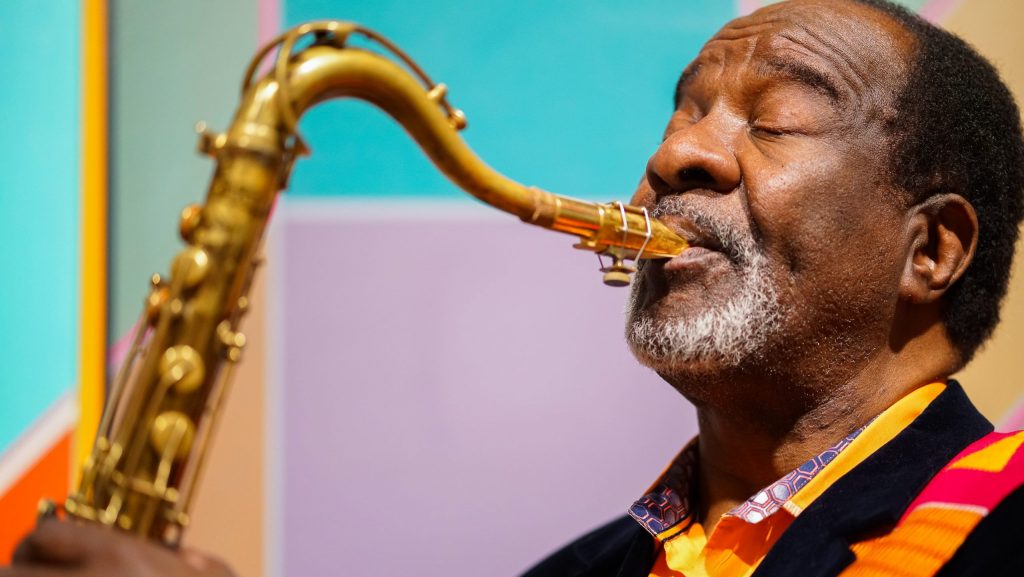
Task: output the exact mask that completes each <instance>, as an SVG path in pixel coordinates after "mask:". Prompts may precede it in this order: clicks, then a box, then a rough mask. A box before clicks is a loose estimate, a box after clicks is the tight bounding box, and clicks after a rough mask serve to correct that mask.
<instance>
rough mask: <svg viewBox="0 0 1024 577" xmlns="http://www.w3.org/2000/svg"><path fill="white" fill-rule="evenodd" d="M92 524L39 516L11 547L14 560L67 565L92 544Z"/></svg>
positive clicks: (93, 529) (73, 562) (76, 560)
mask: <svg viewBox="0 0 1024 577" xmlns="http://www.w3.org/2000/svg"><path fill="white" fill-rule="evenodd" d="M95 543H96V528H95V527H87V526H85V525H77V524H73V523H68V522H63V521H58V520H56V519H43V520H41V521H40V522H39V524H38V525H37V526H36V528H35V530H34V531H33V532H31V533H29V534H28V536H27V537H25V538H24V539H22V541H21V543H20V544H18V548H17V549H16V550H15V554H14V563H15V564H30V563H47V564H56V565H71V564H75V563H78V562H80V561H82V559H83V558H85V557H86V556H87V554H88V552H89V551H91V550H92V549H93V548H95V546H96V545H95Z"/></svg>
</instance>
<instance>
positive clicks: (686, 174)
mask: <svg viewBox="0 0 1024 577" xmlns="http://www.w3.org/2000/svg"><path fill="white" fill-rule="evenodd" d="M679 180H680V181H682V182H683V183H685V185H686V186H694V185H697V186H706V185H709V184H712V183H714V182H715V179H714V178H712V177H711V173H710V172H708V171H707V170H705V169H703V168H700V167H691V168H685V169H683V170H681V171H679Z"/></svg>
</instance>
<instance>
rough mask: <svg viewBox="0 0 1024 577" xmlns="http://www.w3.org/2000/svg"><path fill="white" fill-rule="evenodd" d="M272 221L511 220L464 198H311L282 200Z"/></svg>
mask: <svg viewBox="0 0 1024 577" xmlns="http://www.w3.org/2000/svg"><path fill="white" fill-rule="evenodd" d="M276 212H279V213H280V214H276V213H275V214H274V215H273V216H272V217H271V220H272V221H280V220H283V219H286V220H288V221H289V222H302V223H305V222H338V221H350V220H355V221H359V222H367V221H370V222H373V221H377V220H383V221H388V222H394V221H396V220H398V221H404V222H407V221H423V220H432V221H452V220H455V221H466V220H473V221H479V220H491V219H494V220H501V219H515V217H514V216H512V215H510V214H508V213H505V212H502V211H500V210H498V209H496V208H492V207H490V206H487V205H485V204H484V203H482V202H480V201H479V200H476V199H475V198H473V197H471V196H469V195H468V194H467V195H466V198H465V199H459V198H451V199H420V198H382V199H372V198H338V197H331V198H311V197H288V196H285V197H282V198H281V201H280V202H279V204H278V206H277V209H276Z"/></svg>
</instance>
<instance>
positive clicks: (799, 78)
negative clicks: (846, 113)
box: [758, 56, 843, 104]
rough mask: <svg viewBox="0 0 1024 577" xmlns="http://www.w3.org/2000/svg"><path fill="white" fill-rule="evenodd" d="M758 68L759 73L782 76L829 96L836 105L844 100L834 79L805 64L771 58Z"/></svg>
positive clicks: (763, 61) (781, 58)
mask: <svg viewBox="0 0 1024 577" xmlns="http://www.w3.org/2000/svg"><path fill="white" fill-rule="evenodd" d="M758 68H759V72H761V73H763V74H765V75H768V76H772V75H781V76H783V77H785V78H788V79H789V80H792V81H794V82H797V83H798V84H802V85H804V86H806V87H808V88H811V89H812V90H817V91H818V92H821V93H822V94H824V95H825V96H828V97H829V99H830V100H832V102H833V103H835V104H839V103H840V102H841V101H842V100H843V98H842V96H841V94H842V93H841V92H840V91H839V87H838V85H837V84H836V81H835V80H834V79H833V77H831V76H829V75H828V74H827V73H825V72H822V71H821V70H818V69H817V68H814V67H813V66H811V65H809V64H807V63H805V62H800V61H799V60H793V59H790V58H783V57H780V56H770V57H768V58H766V59H764V60H762V61H761V63H760V64H759V65H758Z"/></svg>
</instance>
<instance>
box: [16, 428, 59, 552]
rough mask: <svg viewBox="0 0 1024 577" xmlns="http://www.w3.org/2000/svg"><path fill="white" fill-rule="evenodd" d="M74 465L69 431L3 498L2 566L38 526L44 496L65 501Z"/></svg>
mask: <svg viewBox="0 0 1024 577" xmlns="http://www.w3.org/2000/svg"><path fill="white" fill-rule="evenodd" d="M70 464H71V433H70V432H69V433H68V434H66V435H64V436H62V437H61V438H60V440H59V441H57V444H56V445H54V446H53V447H52V448H51V449H50V451H49V452H48V453H46V454H45V455H43V456H42V457H41V458H40V459H39V460H38V461H36V463H35V464H34V465H32V468H31V469H29V470H28V471H27V472H26V473H25V475H24V476H23V477H22V478H21V479H20V480H19V481H18V482H17V483H16V484H15V485H14V486H13V487H11V488H10V490H8V491H7V492H6V493H5V494H4V495H3V497H0V520H2V522H0V565H6V564H8V563H10V562H11V554H12V553H14V548H15V546H17V544H18V542H19V541H20V540H21V539H22V537H24V536H25V534H27V533H28V532H29V531H30V530H31V529H32V527H33V526H34V525H35V519H36V513H35V512H36V511H37V510H38V506H39V499H40V497H45V498H48V499H52V500H54V501H56V502H57V503H62V502H63V500H64V497H65V496H66V495H67V492H68V475H69V474H70V467H69V465H70Z"/></svg>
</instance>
